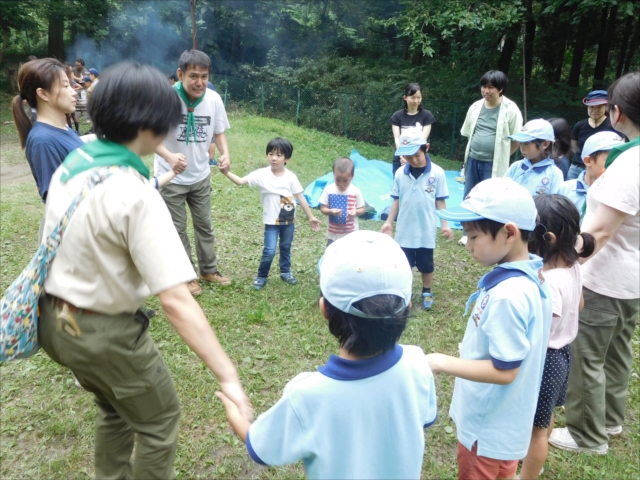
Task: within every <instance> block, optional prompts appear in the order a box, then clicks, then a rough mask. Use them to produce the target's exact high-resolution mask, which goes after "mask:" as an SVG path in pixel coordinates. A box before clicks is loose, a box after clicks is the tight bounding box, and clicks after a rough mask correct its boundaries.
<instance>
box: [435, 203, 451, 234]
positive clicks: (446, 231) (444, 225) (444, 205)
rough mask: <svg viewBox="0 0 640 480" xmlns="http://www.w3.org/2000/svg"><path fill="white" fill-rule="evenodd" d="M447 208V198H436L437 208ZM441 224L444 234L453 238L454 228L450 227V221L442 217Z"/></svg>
mask: <svg viewBox="0 0 640 480" xmlns="http://www.w3.org/2000/svg"><path fill="white" fill-rule="evenodd" d="M446 208H447V202H446V200H436V210H445V209H446ZM440 225H442V235H443V236H444V237H446V238H448V239H449V240H451V239H452V238H453V230H451V228H449V222H447V221H446V220H445V219H443V218H441V219H440Z"/></svg>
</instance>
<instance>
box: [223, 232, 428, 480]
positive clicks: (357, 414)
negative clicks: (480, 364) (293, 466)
mask: <svg viewBox="0 0 640 480" xmlns="http://www.w3.org/2000/svg"><path fill="white" fill-rule="evenodd" d="M318 269H319V271H320V290H321V291H322V298H321V299H320V302H319V307H320V311H321V312H322V314H323V315H324V317H325V318H326V319H327V321H328V327H329V331H330V332H331V333H332V335H333V336H334V337H336V338H337V339H338V340H339V342H340V352H339V354H338V355H331V356H330V357H329V360H328V361H327V363H326V364H325V365H323V366H321V367H319V368H318V370H317V371H315V372H307V373H301V374H300V375H298V376H297V377H295V378H294V379H293V380H291V381H290V382H289V383H288V384H287V385H286V387H285V389H284V392H283V394H282V398H281V399H280V400H279V401H278V402H277V403H276V404H275V405H274V406H273V407H271V408H270V409H269V410H268V411H266V412H264V413H263V414H262V415H260V416H259V417H258V419H257V420H256V421H255V422H254V423H253V424H251V423H249V422H248V421H247V420H246V419H244V418H243V417H242V415H241V414H240V411H239V410H238V407H237V406H236V404H235V403H233V402H232V401H231V400H229V399H228V398H227V397H226V396H225V395H223V394H222V393H220V392H216V396H217V397H218V398H220V399H221V400H222V402H223V403H224V406H225V410H226V413H227V418H228V419H229V423H230V424H231V426H232V427H233V429H234V431H235V432H236V434H237V435H238V436H239V437H240V438H241V439H242V440H243V441H244V442H245V443H246V445H247V451H248V453H249V455H250V456H251V458H252V459H253V460H254V461H255V462H258V463H261V464H267V465H273V466H278V465H285V464H288V463H294V462H297V461H300V460H302V461H303V462H304V466H305V470H306V473H307V477H308V478H310V479H314V478H321V479H329V478H336V479H338V478H339V479H362V478H366V479H393V478H397V479H418V478H420V473H421V470H422V459H423V457H424V429H425V428H427V427H429V426H430V425H432V424H433V423H434V422H435V420H436V417H437V398H436V389H435V383H434V380H433V375H432V373H431V370H430V369H429V365H428V363H427V361H426V357H425V355H424V352H423V351H422V349H421V348H419V347H416V346H413V345H399V344H398V343H397V341H398V339H399V338H400V336H401V335H402V332H403V331H404V329H405V327H406V325H407V317H408V315H409V308H410V304H411V282H412V276H413V275H412V273H411V267H410V266H409V262H408V260H407V258H406V256H405V254H404V252H403V251H402V249H401V248H400V247H399V246H398V244H397V243H396V242H394V241H393V239H391V238H390V237H389V236H387V235H383V234H381V233H377V232H372V231H369V230H360V231H357V232H353V233H350V234H349V235H346V236H345V237H343V238H341V239H339V240H336V241H335V242H334V243H332V244H331V246H329V247H327V250H326V252H325V254H324V256H323V257H322V260H321V261H320V264H319V267H318Z"/></svg>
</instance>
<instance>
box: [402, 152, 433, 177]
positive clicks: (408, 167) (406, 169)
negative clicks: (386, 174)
mask: <svg viewBox="0 0 640 480" xmlns="http://www.w3.org/2000/svg"><path fill="white" fill-rule="evenodd" d="M425 156H426V157H427V168H425V169H424V173H427V172H430V171H431V157H430V156H429V154H427V153H426V154H425ZM403 173H404V174H405V175H409V174H410V173H411V165H410V164H409V162H407V163H405V164H404V172H403Z"/></svg>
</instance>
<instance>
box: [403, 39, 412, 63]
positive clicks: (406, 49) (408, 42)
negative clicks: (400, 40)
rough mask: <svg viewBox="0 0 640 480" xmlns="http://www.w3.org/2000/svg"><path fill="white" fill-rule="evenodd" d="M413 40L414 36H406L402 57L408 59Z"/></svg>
mask: <svg viewBox="0 0 640 480" xmlns="http://www.w3.org/2000/svg"><path fill="white" fill-rule="evenodd" d="M412 41H413V38H411V37H404V52H402V58H403V59H404V60H408V59H409V47H411V42H412Z"/></svg>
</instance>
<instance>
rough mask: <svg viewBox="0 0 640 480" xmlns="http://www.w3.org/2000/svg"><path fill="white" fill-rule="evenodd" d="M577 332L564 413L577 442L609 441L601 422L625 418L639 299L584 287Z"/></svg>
mask: <svg viewBox="0 0 640 480" xmlns="http://www.w3.org/2000/svg"><path fill="white" fill-rule="evenodd" d="M582 293H583V295H584V308H583V309H582V311H581V312H580V325H579V327H578V336H577V337H576V339H575V340H574V341H573V343H572V344H571V371H570V373H569V387H568V390H567V403H566V411H567V414H566V418H567V427H568V428H569V431H570V432H571V436H572V437H573V439H574V440H575V441H576V443H577V444H578V445H580V446H581V447H597V446H600V445H604V444H605V443H608V441H609V437H608V435H607V432H606V430H605V427H615V426H617V425H622V424H623V422H624V412H625V405H626V399H627V390H628V387H629V377H630V375H631V361H632V359H633V348H632V345H631V339H632V337H633V331H634V330H635V328H636V323H637V319H638V311H639V310H640V299H635V300H618V299H615V298H611V297H606V296H604V295H600V294H598V293H596V292H593V291H591V290H589V289H588V288H583V290H582Z"/></svg>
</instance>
